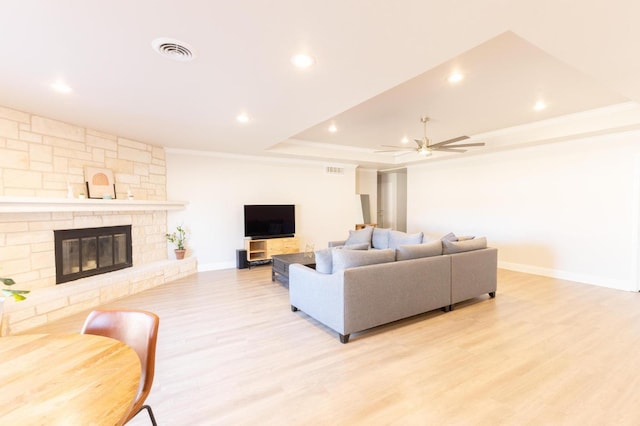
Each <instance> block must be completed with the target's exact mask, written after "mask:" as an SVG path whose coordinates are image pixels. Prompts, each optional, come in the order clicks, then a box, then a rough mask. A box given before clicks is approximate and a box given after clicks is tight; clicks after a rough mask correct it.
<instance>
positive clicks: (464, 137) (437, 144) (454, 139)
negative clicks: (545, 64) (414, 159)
mask: <svg viewBox="0 0 640 426" xmlns="http://www.w3.org/2000/svg"><path fill="white" fill-rule="evenodd" d="M465 139H469V136H458V137H457V138H453V139H449V140H446V141H442V142H438V143H434V144H433V145H429V146H430V147H434V146H442V145H448V144H450V143H456V142H460V141H463V140H465Z"/></svg>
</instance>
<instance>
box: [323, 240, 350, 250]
mask: <svg viewBox="0 0 640 426" xmlns="http://www.w3.org/2000/svg"><path fill="white" fill-rule="evenodd" d="M346 242H347V240H340V241H329V243H328V244H327V247H329V248H331V247H340V246H343V245H344V243H346Z"/></svg>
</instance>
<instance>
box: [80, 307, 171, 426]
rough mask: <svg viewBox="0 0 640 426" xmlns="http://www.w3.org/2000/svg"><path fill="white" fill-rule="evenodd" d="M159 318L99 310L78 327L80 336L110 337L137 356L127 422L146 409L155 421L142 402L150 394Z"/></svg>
mask: <svg viewBox="0 0 640 426" xmlns="http://www.w3.org/2000/svg"><path fill="white" fill-rule="evenodd" d="M159 322H160V319H159V318H158V316H157V315H156V314H154V313H151V312H147V311H140V310H132V309H99V310H95V311H93V312H91V313H90V314H89V316H88V317H87V319H86V320H85V323H84V326H83V327H82V333H83V334H96V335H99V336H106V337H111V338H112V339H116V340H119V341H121V342H123V343H125V344H127V345H129V346H131V347H132V348H133V349H134V350H135V351H136V353H137V354H138V356H139V357H140V364H141V366H142V374H141V376H140V387H139V388H138V393H137V394H136V399H135V402H134V403H133V407H132V408H131V412H130V413H129V417H128V418H127V420H126V421H127V422H128V421H129V420H131V419H132V418H133V417H135V416H136V415H137V414H138V413H139V412H140V411H142V410H144V409H146V410H147V412H148V413H149V417H150V418H151V423H153V425H154V426H156V419H155V417H154V415H153V411H152V410H151V407H150V406H149V405H145V404H144V402H145V400H146V399H147V396H148V395H149V392H151V385H152V384H153V373H154V369H155V359H156V342H157V339H158V324H159Z"/></svg>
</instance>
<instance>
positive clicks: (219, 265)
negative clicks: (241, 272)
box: [198, 261, 236, 272]
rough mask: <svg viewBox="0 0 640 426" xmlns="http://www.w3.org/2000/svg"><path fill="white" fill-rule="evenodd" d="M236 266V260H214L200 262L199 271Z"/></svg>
mask: <svg viewBox="0 0 640 426" xmlns="http://www.w3.org/2000/svg"><path fill="white" fill-rule="evenodd" d="M235 267H236V262H233V261H231V262H213V263H205V264H201V263H198V272H205V271H219V270H220V269H232V268H235Z"/></svg>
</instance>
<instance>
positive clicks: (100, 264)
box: [53, 225, 132, 284]
mask: <svg viewBox="0 0 640 426" xmlns="http://www.w3.org/2000/svg"><path fill="white" fill-rule="evenodd" d="M53 233H54V236H55V254H56V284H61V283H65V282H68V281H73V280H77V279H78V278H84V277H89V276H92V275H98V274H103V273H105V272H111V271H116V270H118V269H124V268H128V267H130V266H131V265H132V262H131V225H125V226H107V227H102V228H84V229H65V230H59V231H53Z"/></svg>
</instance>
